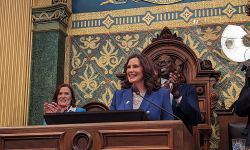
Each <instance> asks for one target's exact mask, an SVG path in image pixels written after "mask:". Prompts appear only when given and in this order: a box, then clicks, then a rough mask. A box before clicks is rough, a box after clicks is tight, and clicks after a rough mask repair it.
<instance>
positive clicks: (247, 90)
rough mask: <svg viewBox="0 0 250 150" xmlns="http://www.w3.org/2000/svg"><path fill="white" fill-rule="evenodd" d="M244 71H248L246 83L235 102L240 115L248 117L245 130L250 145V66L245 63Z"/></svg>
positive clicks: (247, 144)
mask: <svg viewBox="0 0 250 150" xmlns="http://www.w3.org/2000/svg"><path fill="white" fill-rule="evenodd" d="M241 70H242V71H243V70H245V71H246V79H245V85H244V87H243V88H242V90H241V92H240V95H239V98H238V100H237V101H236V102H235V105H234V108H235V113H236V114H237V115H238V116H240V117H247V116H248V121H247V126H246V128H245V130H244V131H243V133H242V134H243V135H245V136H246V146H250V66H248V67H247V66H245V65H243V67H242V69H241Z"/></svg>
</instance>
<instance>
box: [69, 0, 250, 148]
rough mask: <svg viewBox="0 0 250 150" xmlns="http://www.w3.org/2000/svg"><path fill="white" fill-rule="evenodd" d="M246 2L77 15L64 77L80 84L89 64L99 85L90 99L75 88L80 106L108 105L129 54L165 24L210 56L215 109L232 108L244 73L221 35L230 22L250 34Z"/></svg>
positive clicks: (218, 0)
mask: <svg viewBox="0 0 250 150" xmlns="http://www.w3.org/2000/svg"><path fill="white" fill-rule="evenodd" d="M246 4H247V0H238V1H231V0H212V1H202V2H193V3H192V2H190V3H185V4H178V3H177V4H171V5H161V6H155V7H144V8H137V9H127V10H113V11H103V12H95V13H79V14H73V15H72V22H71V29H70V31H69V35H70V39H71V40H70V41H71V44H70V47H69V54H70V55H69V56H68V57H69V59H70V61H69V62H68V63H67V64H66V66H68V68H69V70H70V71H69V72H71V74H70V75H69V76H68V78H67V79H65V80H67V81H69V82H70V83H72V84H74V85H76V84H80V83H81V81H82V80H81V76H83V74H84V73H85V71H86V70H89V66H90V64H91V65H92V66H91V67H92V68H93V69H92V72H94V73H91V71H89V72H88V73H87V74H88V76H90V75H91V74H92V75H93V77H94V78H92V79H93V80H94V81H95V83H97V86H96V88H92V90H90V92H89V93H91V94H92V97H91V98H90V97H89V98H86V97H84V96H85V94H84V93H83V92H81V90H80V89H78V87H77V86H74V88H75V91H76V93H77V94H76V95H77V98H78V99H79V100H80V103H79V105H84V104H86V103H88V102H90V101H102V102H103V103H105V104H106V105H108V106H109V105H110V102H111V98H112V93H113V91H114V90H116V89H120V88H121V86H120V81H119V80H118V79H117V78H116V76H115V74H116V73H121V72H122V71H123V65H124V63H125V61H126V58H127V57H128V56H129V55H130V54H132V53H139V52H141V51H142V50H143V49H144V48H145V47H146V46H147V45H148V44H150V42H151V40H152V38H155V37H156V35H157V34H159V32H160V31H161V30H162V29H163V27H165V26H167V27H169V28H170V29H171V31H172V32H174V33H176V34H177V35H178V36H180V37H182V38H183V41H184V42H185V43H186V44H187V45H188V46H189V47H190V48H191V49H192V50H193V51H194V52H195V54H196V55H197V56H198V57H199V58H200V59H208V60H210V61H211V62H212V65H213V68H215V70H217V71H220V72H221V79H220V80H219V82H218V84H217V85H216V87H215V88H216V90H218V91H219V93H220V97H219V100H218V103H217V104H216V108H228V107H230V106H231V105H232V103H233V102H234V101H235V100H236V99H237V98H238V95H239V92H240V89H241V88H242V86H243V82H244V74H243V72H241V71H240V68H241V65H242V64H241V63H235V62H231V61H230V60H229V59H228V58H226V56H225V55H224V54H223V52H222V50H221V46H220V39H221V35H222V32H223V30H224V29H225V27H226V26H227V24H239V25H241V26H242V27H243V28H244V29H245V30H246V31H247V32H248V33H249V32H250V18H249V17H248V16H247V14H246V13H245V11H246ZM83 41H84V42H83ZM111 60H114V61H113V62H114V63H113V62H112V61H111ZM73 62H74V63H73ZM71 64H75V66H77V67H75V66H73V65H71ZM76 64H78V65H76ZM72 72H74V74H72ZM66 74H68V72H66ZM213 115H214V118H213V120H212V121H211V122H212V126H211V127H212V137H211V139H210V144H211V145H210V148H211V149H218V145H219V132H218V131H219V126H218V123H217V120H216V117H217V116H216V114H215V113H214V112H213Z"/></svg>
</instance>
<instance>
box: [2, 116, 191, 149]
mask: <svg viewBox="0 0 250 150" xmlns="http://www.w3.org/2000/svg"><path fill="white" fill-rule="evenodd" d="M193 139H194V138H193V137H192V135H191V134H190V133H189V131H188V130H187V129H186V127H185V125H184V124H183V123H182V122H181V121H179V120H171V121H131V122H108V123H86V124H67V125H66V124H65V125H47V126H27V127H6V128H0V149H1V150H4V149H8V150H11V149H40V150H58V149H60V150H71V149H73V150H99V149H104V150H111V149H112V150H114V149H119V150H121V149H123V150H128V149H130V150H132V149H137V150H138V149H141V150H145V149H147V150H148V149H161V150H162V149H167V150H184V149H185V150H194V149H195V148H194V146H195V144H194V140H193Z"/></svg>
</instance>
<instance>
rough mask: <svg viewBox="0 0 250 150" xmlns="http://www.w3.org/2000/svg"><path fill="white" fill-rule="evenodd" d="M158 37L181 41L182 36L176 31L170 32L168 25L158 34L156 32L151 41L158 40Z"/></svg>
mask: <svg viewBox="0 0 250 150" xmlns="http://www.w3.org/2000/svg"><path fill="white" fill-rule="evenodd" d="M160 39H175V40H178V41H182V38H181V37H178V36H177V35H176V33H174V34H172V32H171V31H170V29H169V28H168V27H164V29H163V30H162V31H161V33H160V35H159V34H158V35H157V37H156V38H153V39H152V42H154V41H157V40H160Z"/></svg>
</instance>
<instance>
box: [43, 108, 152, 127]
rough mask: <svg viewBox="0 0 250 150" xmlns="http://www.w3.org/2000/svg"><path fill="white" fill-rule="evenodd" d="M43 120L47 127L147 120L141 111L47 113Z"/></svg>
mask: <svg viewBox="0 0 250 150" xmlns="http://www.w3.org/2000/svg"><path fill="white" fill-rule="evenodd" d="M44 119H45V121H46V123H47V124H48V125H50V124H76V123H97V122H123V121H146V120H148V118H147V116H146V114H145V112H144V111H143V110H118V111H98V112H65V113H48V114H45V115H44Z"/></svg>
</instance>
